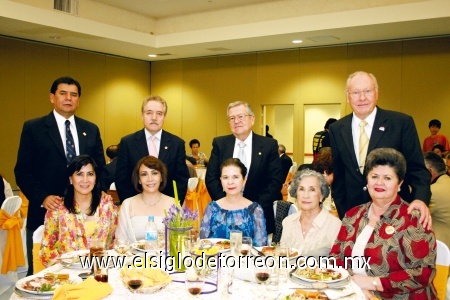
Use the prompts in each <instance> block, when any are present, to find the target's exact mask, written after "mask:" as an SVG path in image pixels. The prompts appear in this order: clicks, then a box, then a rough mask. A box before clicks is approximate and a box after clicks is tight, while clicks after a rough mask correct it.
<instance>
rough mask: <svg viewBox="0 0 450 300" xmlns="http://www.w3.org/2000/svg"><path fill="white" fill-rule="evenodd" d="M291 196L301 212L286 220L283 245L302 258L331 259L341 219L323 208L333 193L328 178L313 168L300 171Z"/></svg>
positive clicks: (292, 184) (295, 179)
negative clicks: (294, 250)
mask: <svg viewBox="0 0 450 300" xmlns="http://www.w3.org/2000/svg"><path fill="white" fill-rule="evenodd" d="M289 193H290V195H291V197H294V198H296V199H297V205H298V207H299V208H300V210H299V211H298V212H297V213H294V214H292V215H289V216H287V217H286V218H285V219H284V220H283V232H282V235H281V241H280V243H281V245H282V246H286V247H293V248H297V249H299V253H300V254H301V255H302V256H314V257H316V258H318V257H319V256H328V254H329V253H330V249H331V246H332V245H333V243H334V241H335V239H336V237H337V234H338V232H339V228H340V226H341V220H339V218H337V217H335V216H333V215H332V214H330V213H329V212H328V210H326V209H323V208H322V204H323V202H324V201H325V199H326V198H327V197H328V195H329V194H330V187H329V185H328V183H327V182H326V180H325V177H324V176H323V175H322V174H320V173H318V172H316V171H313V170H310V169H306V170H303V171H300V172H297V174H295V176H294V179H293V180H292V182H291V188H290V190H289Z"/></svg>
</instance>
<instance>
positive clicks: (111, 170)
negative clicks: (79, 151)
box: [105, 145, 119, 189]
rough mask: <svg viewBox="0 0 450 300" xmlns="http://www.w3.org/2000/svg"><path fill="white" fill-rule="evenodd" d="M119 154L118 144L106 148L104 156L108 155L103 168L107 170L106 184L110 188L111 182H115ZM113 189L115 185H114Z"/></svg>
mask: <svg viewBox="0 0 450 300" xmlns="http://www.w3.org/2000/svg"><path fill="white" fill-rule="evenodd" d="M118 155H119V145H111V146H109V147H108V148H106V156H108V160H109V162H108V163H107V164H106V166H105V168H106V171H107V172H108V185H107V187H108V188H109V189H110V186H111V184H112V183H114V182H116V166H117V156H118ZM114 189H115V186H114Z"/></svg>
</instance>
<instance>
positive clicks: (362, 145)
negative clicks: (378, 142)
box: [359, 120, 369, 174]
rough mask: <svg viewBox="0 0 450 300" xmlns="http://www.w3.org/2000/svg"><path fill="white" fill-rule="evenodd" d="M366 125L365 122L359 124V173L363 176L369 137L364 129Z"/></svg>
mask: <svg viewBox="0 0 450 300" xmlns="http://www.w3.org/2000/svg"><path fill="white" fill-rule="evenodd" d="M366 125H367V122H366V121H365V120H361V122H359V130H360V131H359V171H360V172H361V174H364V166H365V165H366V157H367V149H368V148H369V137H368V136H367V133H366V131H365V130H364V127H365V126H366Z"/></svg>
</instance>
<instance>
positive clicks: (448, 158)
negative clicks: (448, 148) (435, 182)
mask: <svg viewBox="0 0 450 300" xmlns="http://www.w3.org/2000/svg"><path fill="white" fill-rule="evenodd" d="M445 165H446V166H447V175H449V176H450V153H449V154H447V156H445Z"/></svg>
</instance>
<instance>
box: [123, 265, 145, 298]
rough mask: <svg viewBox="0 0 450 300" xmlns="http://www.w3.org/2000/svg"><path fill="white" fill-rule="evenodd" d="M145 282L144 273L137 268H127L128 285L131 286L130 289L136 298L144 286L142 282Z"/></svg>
mask: <svg viewBox="0 0 450 300" xmlns="http://www.w3.org/2000/svg"><path fill="white" fill-rule="evenodd" d="M143 283H144V281H143V278H142V274H141V272H140V270H138V269H135V268H128V269H127V285H128V287H129V288H130V290H131V291H132V292H133V296H134V298H136V293H137V291H138V289H140V288H141V287H142V284H143Z"/></svg>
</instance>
